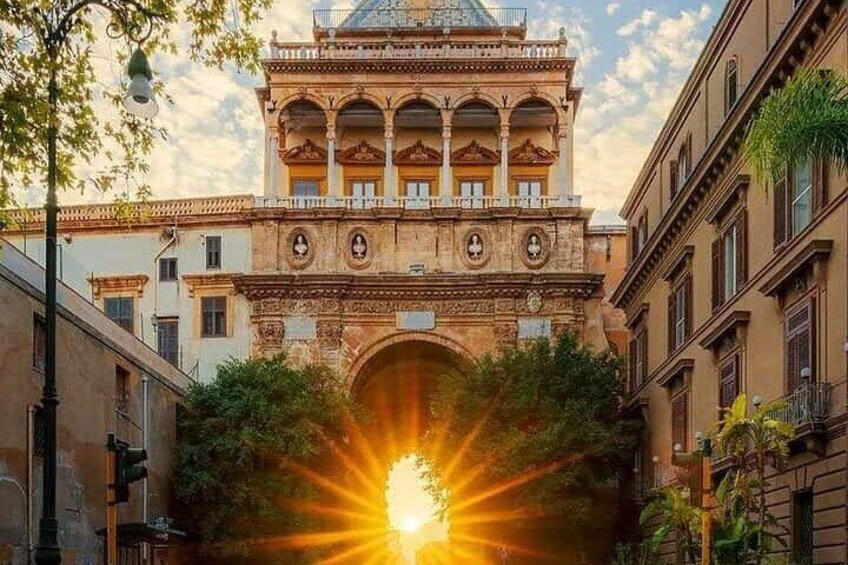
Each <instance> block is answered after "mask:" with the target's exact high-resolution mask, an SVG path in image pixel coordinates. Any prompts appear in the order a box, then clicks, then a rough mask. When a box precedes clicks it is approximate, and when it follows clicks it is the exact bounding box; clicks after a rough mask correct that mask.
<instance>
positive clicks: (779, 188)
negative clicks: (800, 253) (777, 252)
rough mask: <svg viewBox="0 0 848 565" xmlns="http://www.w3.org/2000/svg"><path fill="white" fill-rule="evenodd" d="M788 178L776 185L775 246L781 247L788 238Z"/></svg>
mask: <svg viewBox="0 0 848 565" xmlns="http://www.w3.org/2000/svg"><path fill="white" fill-rule="evenodd" d="M787 178H788V175H787V176H785V177H784V178H782V179H780V180H779V181H778V182H776V183H775V184H774V246H775V247H779V246H781V245H783V243H785V242H786V237H787V235H788V234H787V229H786V228H787V225H786V224H787V222H786V220H787V218H786V213H787V206H786V193H787V186H786V185H787Z"/></svg>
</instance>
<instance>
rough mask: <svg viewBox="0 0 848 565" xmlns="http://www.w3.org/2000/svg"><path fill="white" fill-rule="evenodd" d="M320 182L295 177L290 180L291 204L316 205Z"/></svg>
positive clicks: (298, 205)
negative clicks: (292, 197) (295, 178)
mask: <svg viewBox="0 0 848 565" xmlns="http://www.w3.org/2000/svg"><path fill="white" fill-rule="evenodd" d="M320 192H321V184H320V182H319V181H317V180H309V179H297V180H293V181H292V196H294V199H293V201H292V206H293V207H294V208H312V207H315V206H317V205H318V195H319V194H320Z"/></svg>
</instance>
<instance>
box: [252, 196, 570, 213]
mask: <svg viewBox="0 0 848 565" xmlns="http://www.w3.org/2000/svg"><path fill="white" fill-rule="evenodd" d="M581 200H582V199H581V197H580V196H577V195H574V196H564V197H560V196H509V197H507V198H505V199H501V198H499V197H493V196H479V197H475V196H472V197H465V196H451V197H447V198H445V197H441V196H430V197H406V196H401V197H398V198H391V199H390V198H384V197H357V196H344V197H333V196H276V197H265V196H258V197H257V198H256V202H255V205H256V207H257V208H288V209H293V210H307V209H313V208H344V209H347V210H369V209H373V208H404V209H406V210H430V209H432V208H461V209H464V210H487V209H491V208H504V207H507V208H524V209H531V210H532V209H537V210H541V209H547V208H579V207H580V206H581V204H582V201H581Z"/></svg>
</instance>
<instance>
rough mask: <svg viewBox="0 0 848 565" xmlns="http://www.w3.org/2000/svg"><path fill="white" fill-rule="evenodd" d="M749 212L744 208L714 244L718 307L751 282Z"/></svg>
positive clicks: (714, 294)
mask: <svg viewBox="0 0 848 565" xmlns="http://www.w3.org/2000/svg"><path fill="white" fill-rule="evenodd" d="M747 218H748V215H747V212H746V211H745V210H741V211H740V212H739V213H738V214H737V215H736V217H735V218H734V219H733V220H732V221H731V222H730V224H729V225H727V226H726V227H724V228H723V231H722V232H721V235H720V236H719V238H718V239H716V240H715V241H714V242H713V245H712V305H713V310H717V309H718V308H720V307H721V306H723V305H724V304H725V303H726V302H727V301H729V300H730V299H731V298H733V297H734V296H736V294H737V293H738V292H739V290H740V289H741V288H742V286H744V284H745V283H746V282H747V281H748V220H747Z"/></svg>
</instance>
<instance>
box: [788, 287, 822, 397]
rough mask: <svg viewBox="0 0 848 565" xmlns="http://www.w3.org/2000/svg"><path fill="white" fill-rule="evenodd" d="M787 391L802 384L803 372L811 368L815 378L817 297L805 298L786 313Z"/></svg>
mask: <svg viewBox="0 0 848 565" xmlns="http://www.w3.org/2000/svg"><path fill="white" fill-rule="evenodd" d="M785 326H786V329H785V331H786V387H787V392H792V391H793V390H795V389H796V388H797V387H798V385H799V384H801V372H802V371H803V370H804V369H810V371H811V376H812V377H813V378H815V374H816V367H815V350H816V339H815V299H813V298H808V299H805V300H804V301H803V302H802V303H801V304H799V305H797V306H795V307H793V308H791V309H790V310H788V311H787V313H786V322H785Z"/></svg>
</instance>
